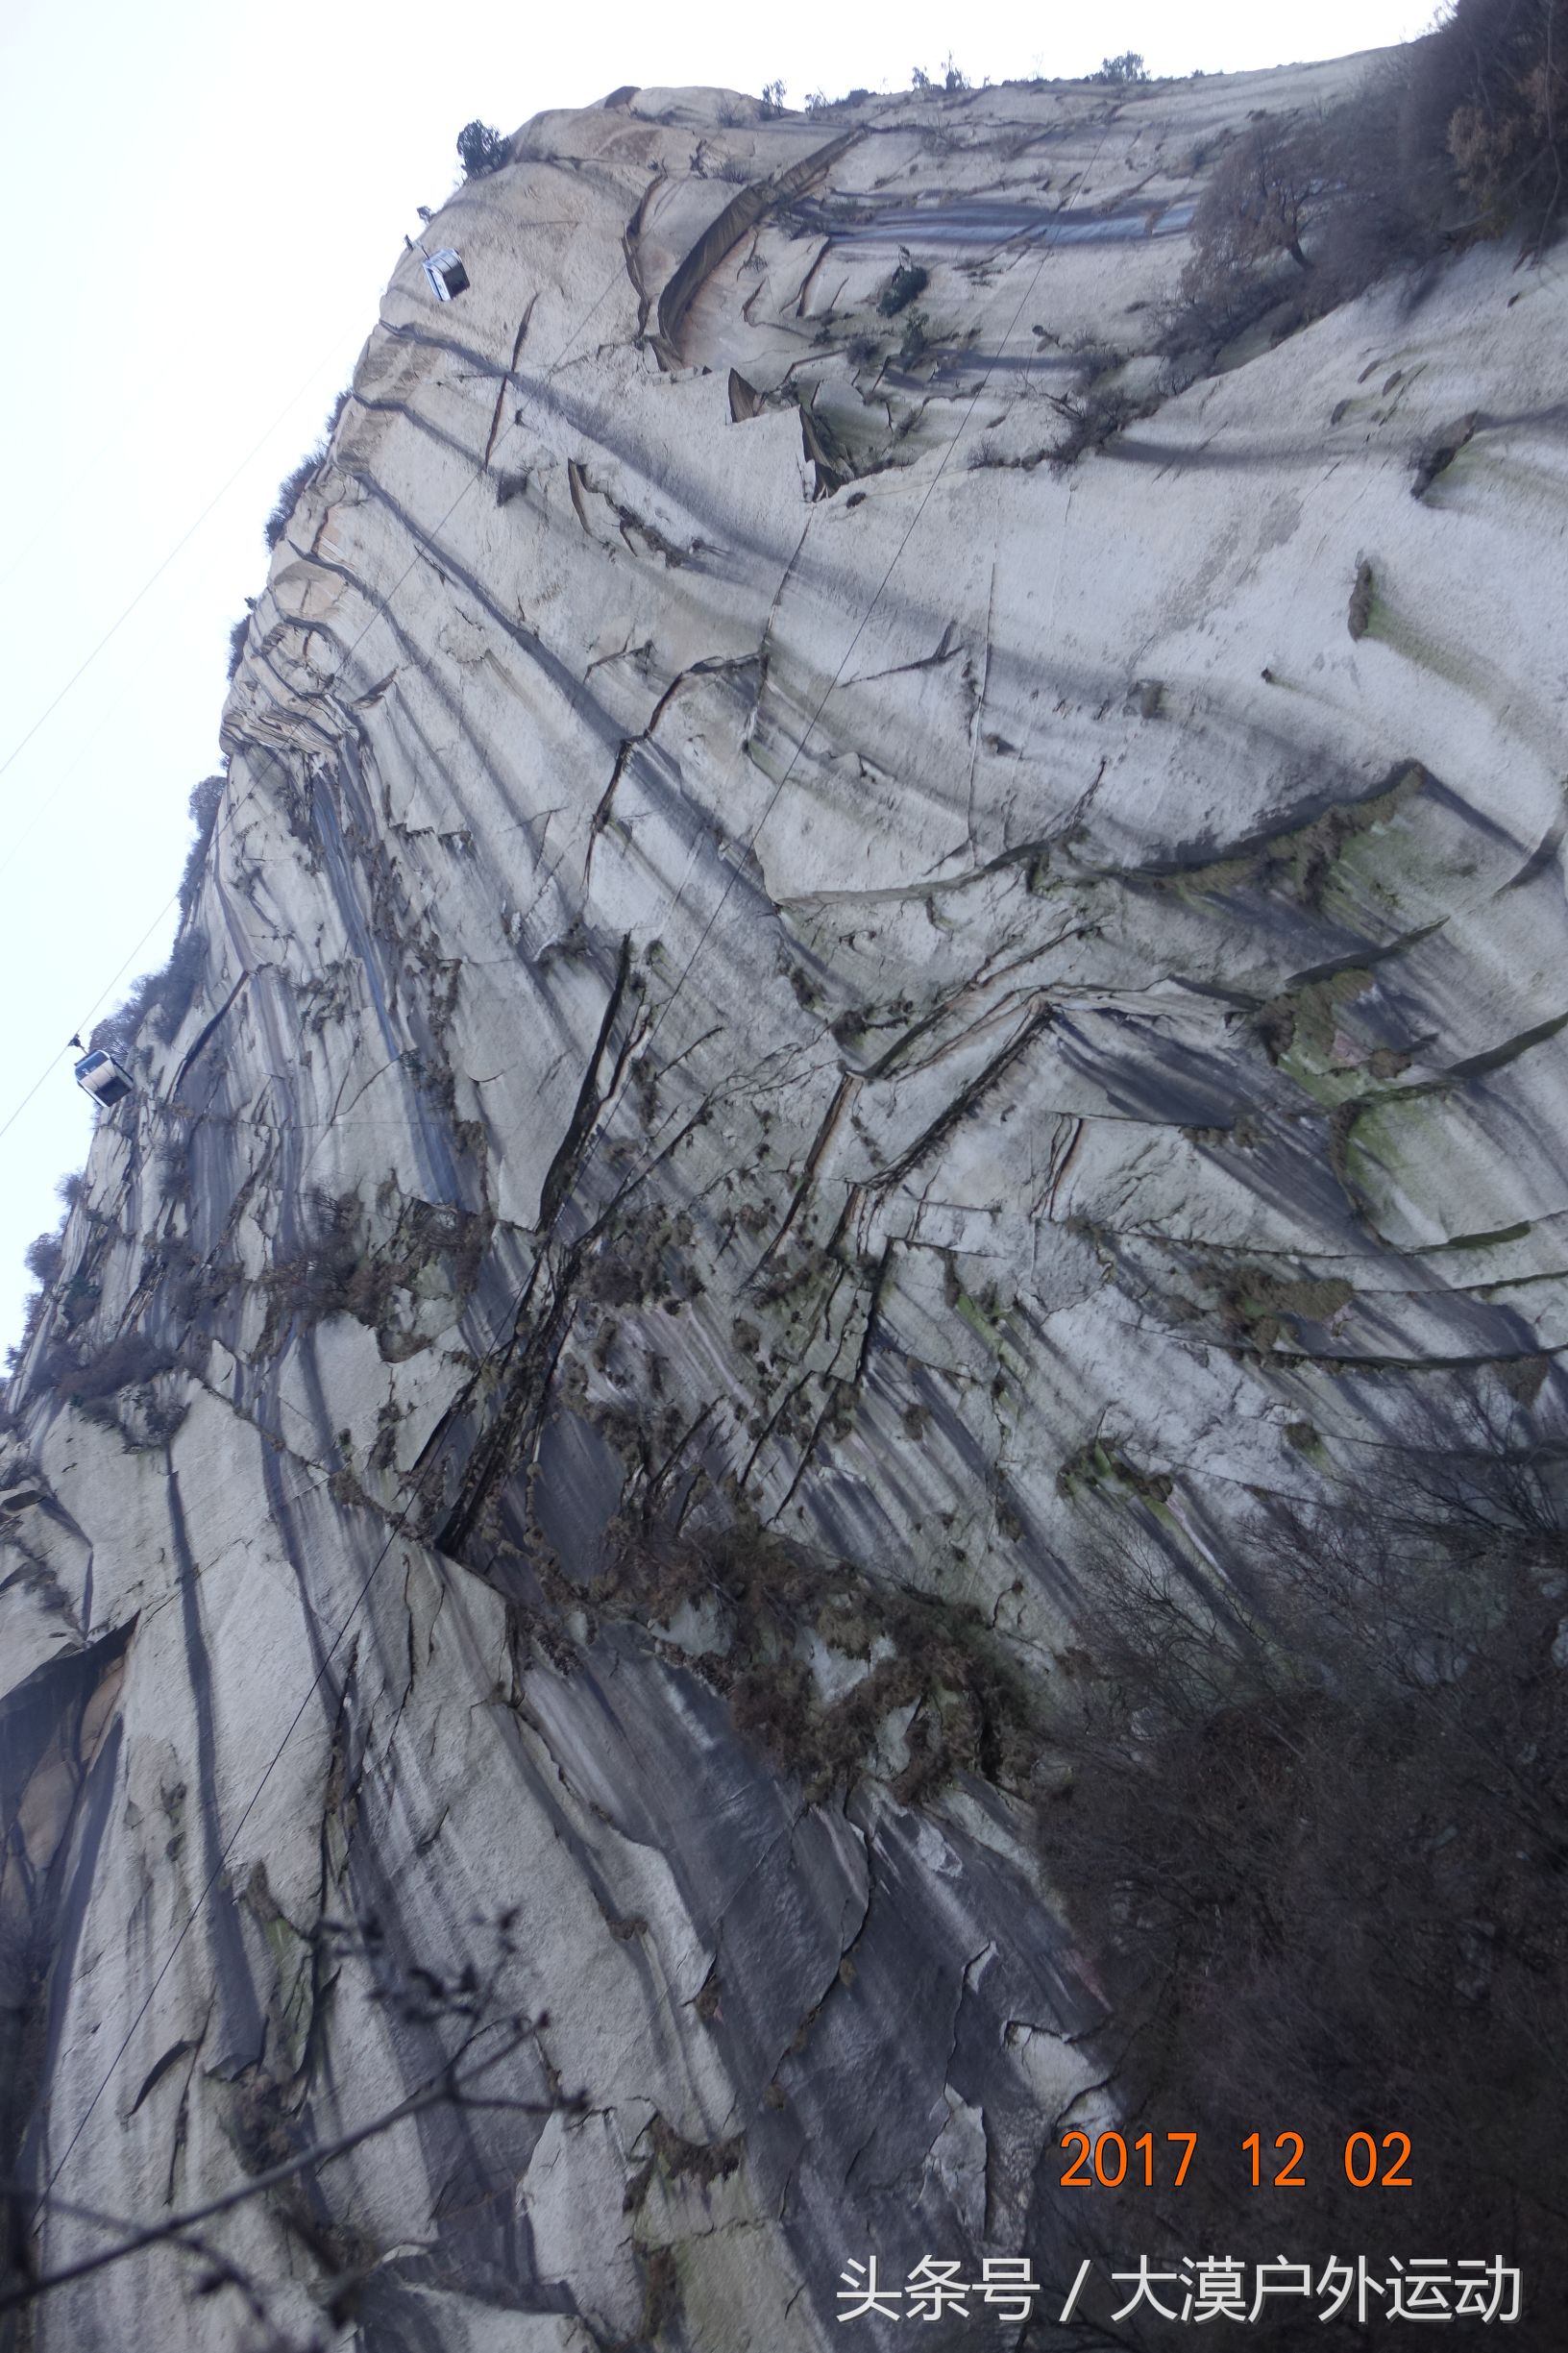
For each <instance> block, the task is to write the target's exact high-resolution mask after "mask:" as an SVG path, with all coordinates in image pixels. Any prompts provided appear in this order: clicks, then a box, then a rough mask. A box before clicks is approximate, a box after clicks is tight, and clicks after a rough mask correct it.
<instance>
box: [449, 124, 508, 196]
mask: <svg viewBox="0 0 1568 2353" xmlns="http://www.w3.org/2000/svg"><path fill="white" fill-rule="evenodd" d="M457 160H458V162H459V163H460V164H461V165H462V167H463V178H464V179H465V180H482V179H483V178H484V175H485V173H486V172H499V171H500V169H501V167H502V164H503V163H504V162H505V160H506V141H505V140H504V139H503V138H502V135H501V133H500V132H499V131H495V130H492V128H491V126H490V125H489V124H488V123H481V122H480V121H479V119H478V115H476V116H475V118H474V120H473V121H472V122H471V123H464V125H463V127H462V129H461V130H460V131H459V132H458V134H457Z"/></svg>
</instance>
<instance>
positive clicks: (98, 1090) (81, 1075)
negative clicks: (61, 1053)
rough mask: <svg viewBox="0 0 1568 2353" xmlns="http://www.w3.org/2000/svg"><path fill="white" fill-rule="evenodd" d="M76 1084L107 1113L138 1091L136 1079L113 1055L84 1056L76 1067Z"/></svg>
mask: <svg viewBox="0 0 1568 2353" xmlns="http://www.w3.org/2000/svg"><path fill="white" fill-rule="evenodd" d="M76 1083H77V1085H78V1086H79V1087H80V1088H81V1090H82V1091H83V1093H84V1094H90V1095H91V1097H92V1099H93V1101H94V1102H95V1103H97V1104H100V1105H101V1106H102V1107H103V1109H104V1110H105V1111H109V1110H110V1109H111V1108H112V1107H113V1105H114V1104H116V1103H123V1102H124V1101H125V1098H126V1096H127V1095H128V1094H135V1091H136V1084H135V1079H134V1078H132V1076H131V1074H130V1072H129V1071H128V1070H127V1069H126V1067H125V1065H124V1064H123V1063H120V1062H116V1061H115V1059H114V1057H113V1055H112V1054H103V1053H99V1054H84V1055H83V1057H82V1059H81V1061H80V1062H79V1063H78V1064H77V1066H76Z"/></svg>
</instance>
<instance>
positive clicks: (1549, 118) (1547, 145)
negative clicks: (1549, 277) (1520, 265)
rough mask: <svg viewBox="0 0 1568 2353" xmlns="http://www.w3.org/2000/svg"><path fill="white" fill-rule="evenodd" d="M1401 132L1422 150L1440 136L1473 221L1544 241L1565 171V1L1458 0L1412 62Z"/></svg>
mask: <svg viewBox="0 0 1568 2353" xmlns="http://www.w3.org/2000/svg"><path fill="white" fill-rule="evenodd" d="M1406 130H1407V138H1408V140H1409V144H1410V146H1411V148H1412V150H1413V151H1414V152H1415V153H1416V154H1417V155H1418V156H1419V155H1420V154H1421V152H1422V151H1423V150H1425V151H1426V154H1427V156H1428V157H1429V158H1430V157H1431V156H1432V154H1433V151H1434V150H1436V149H1437V148H1438V142H1439V141H1440V142H1441V147H1442V149H1443V150H1446V156H1447V159H1448V161H1449V162H1450V164H1451V165H1452V169H1453V172H1454V176H1455V178H1456V179H1457V181H1458V186H1459V187H1460V189H1461V190H1462V191H1463V193H1464V195H1465V196H1466V197H1467V198H1468V199H1469V200H1470V202H1471V204H1472V206H1473V207H1474V209H1475V220H1474V223H1473V226H1475V227H1476V228H1478V229H1479V230H1481V231H1482V232H1483V233H1494V232H1496V231H1498V230H1501V229H1506V228H1507V227H1508V226H1509V225H1510V224H1513V223H1518V224H1519V225H1520V226H1522V227H1523V228H1524V229H1525V231H1526V233H1527V235H1528V236H1529V238H1530V239H1531V242H1532V243H1533V244H1536V245H1540V244H1543V243H1545V241H1546V240H1547V239H1548V238H1549V237H1550V236H1551V235H1552V234H1553V233H1554V231H1555V229H1556V225H1557V216H1558V212H1559V208H1560V206H1561V203H1562V195H1563V180H1564V174H1565V172H1568V0H1454V5H1453V7H1452V8H1451V10H1450V12H1449V14H1448V16H1447V17H1446V19H1445V20H1444V22H1443V23H1442V24H1441V25H1440V26H1439V27H1438V29H1437V31H1436V32H1435V33H1434V34H1433V36H1432V37H1431V39H1430V40H1428V41H1425V42H1422V43H1420V44H1418V49H1417V54H1416V56H1415V58H1414V59H1413V60H1412V65H1411V72H1410V78H1409V91H1408V96H1407V101H1406Z"/></svg>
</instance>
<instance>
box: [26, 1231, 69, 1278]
mask: <svg viewBox="0 0 1568 2353" xmlns="http://www.w3.org/2000/svg"><path fill="white" fill-rule="evenodd" d="M64 1256H65V1243H64V1237H63V1234H39V1235H37V1237H36V1238H35V1239H34V1240H32V1241H30V1242H29V1243H28V1245H27V1248H26V1250H25V1251H24V1252H23V1254H22V1263H23V1265H24V1266H25V1267H26V1268H27V1271H28V1273H29V1274H30V1275H32V1276H33V1278H34V1279H35V1281H36V1282H38V1283H52V1282H53V1281H54V1279H55V1277H56V1275H58V1274H59V1272H60V1269H61V1262H62V1261H63V1259H64Z"/></svg>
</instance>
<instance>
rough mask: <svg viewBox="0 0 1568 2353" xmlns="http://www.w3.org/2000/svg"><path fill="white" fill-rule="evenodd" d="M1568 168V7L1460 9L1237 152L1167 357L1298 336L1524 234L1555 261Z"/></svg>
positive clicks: (1550, 3)
mask: <svg viewBox="0 0 1568 2353" xmlns="http://www.w3.org/2000/svg"><path fill="white" fill-rule="evenodd" d="M1565 173H1568V0H1454V5H1453V6H1452V7H1451V9H1450V11H1449V12H1448V14H1447V15H1446V16H1445V17H1444V18H1443V20H1442V22H1441V23H1440V24H1439V25H1438V26H1437V27H1436V29H1435V31H1433V33H1431V34H1429V35H1427V36H1426V37H1425V38H1424V39H1422V40H1418V41H1412V42H1411V43H1409V45H1408V46H1407V47H1406V48H1404V49H1402V50H1400V51H1397V52H1396V53H1395V54H1394V55H1393V56H1392V57H1390V58H1388V59H1387V60H1385V61H1383V62H1382V63H1381V64H1380V65H1379V66H1378V67H1376V68H1375V69H1374V71H1373V72H1372V73H1371V74H1370V75H1369V76H1368V77H1367V79H1366V81H1365V82H1364V83H1363V84H1362V86H1361V87H1360V90H1359V91H1357V92H1356V93H1355V95H1354V96H1352V97H1351V98H1350V99H1348V100H1346V101H1344V102H1343V103H1341V104H1340V105H1339V106H1337V107H1335V108H1332V109H1330V110H1326V111H1324V112H1321V113H1317V114H1311V115H1301V114H1286V115H1264V116H1263V117H1262V118H1261V119H1259V120H1258V121H1256V122H1255V123H1253V125H1252V126H1251V127H1250V128H1249V129H1248V130H1247V131H1246V132H1244V133H1243V134H1242V135H1241V136H1240V137H1239V138H1238V139H1237V140H1236V141H1234V142H1233V143H1232V144H1231V145H1230V146H1229V147H1228V148H1227V149H1226V150H1225V152H1224V153H1223V155H1222V156H1221V158H1220V159H1219V161H1218V162H1217V164H1216V165H1215V167H1214V169H1213V173H1212V174H1211V177H1210V179H1209V183H1208V185H1207V186H1206V188H1205V189H1204V192H1203V195H1202V197H1201V198H1200V199H1199V202H1198V206H1197V208H1196V211H1195V213H1194V215H1193V221H1192V248H1193V250H1192V257H1191V259H1190V261H1189V262H1188V267H1187V269H1186V270H1185V271H1184V273H1183V276H1182V283H1181V298H1180V301H1179V302H1178V304H1177V305H1176V306H1175V308H1174V309H1173V311H1172V312H1171V313H1170V315H1169V317H1168V318H1167V322H1166V330H1167V332H1166V348H1167V350H1169V351H1171V352H1173V353H1174V352H1182V351H1188V350H1193V349H1200V348H1202V347H1204V346H1206V345H1207V346H1210V347H1213V346H1214V345H1216V344H1217V343H1220V342H1223V341H1225V340H1226V339H1227V338H1229V337H1230V336H1233V335H1235V334H1237V333H1238V332H1239V331H1241V330H1242V329H1243V328H1245V327H1248V326H1250V325H1252V324H1253V323H1254V322H1256V321H1257V320H1259V319H1262V317H1264V316H1265V315H1267V314H1269V313H1273V325H1274V329H1275V332H1276V334H1279V333H1283V332H1287V331H1289V330H1290V329H1291V328H1293V327H1296V326H1299V325H1301V324H1303V323H1304V322H1305V321H1306V320H1309V319H1311V318H1315V317H1318V316H1320V315H1321V314H1322V313H1323V312H1324V311H1327V310H1330V309H1332V308H1334V306H1335V305H1336V304H1338V303H1341V302H1345V301H1348V300H1349V299H1351V298H1352V297H1353V296H1355V295H1357V294H1360V292H1362V290H1363V289H1364V288H1365V287H1367V286H1368V285H1370V284H1372V283H1373V282H1374V281H1375V280H1377V279H1379V278H1381V277H1384V275H1386V274H1387V273H1388V272H1389V271H1390V270H1394V269H1398V268H1400V267H1403V266H1406V265H1409V264H1411V263H1417V262H1426V261H1430V260H1432V259H1433V258H1434V257H1437V256H1439V255H1441V254H1442V253H1444V252H1446V251H1451V250H1453V249H1454V248H1456V247H1457V246H1458V245H1461V244H1463V243H1465V242H1467V241H1468V240H1470V239H1472V238H1474V237H1479V236H1494V235H1497V234H1499V233H1501V232H1503V231H1505V230H1507V229H1508V228H1510V227H1512V228H1515V229H1519V230H1522V231H1523V233H1524V238H1525V247H1526V251H1527V252H1533V253H1538V252H1539V251H1540V250H1541V249H1542V247H1543V246H1544V245H1545V244H1546V243H1547V242H1548V241H1549V240H1550V239H1551V237H1553V236H1554V235H1555V234H1556V230H1557V227H1558V225H1559V219H1560V213H1561V205H1562V193H1563V184H1564V177H1565ZM1286 264H1288V265H1289V266H1288V268H1286V266H1285V265H1286Z"/></svg>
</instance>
